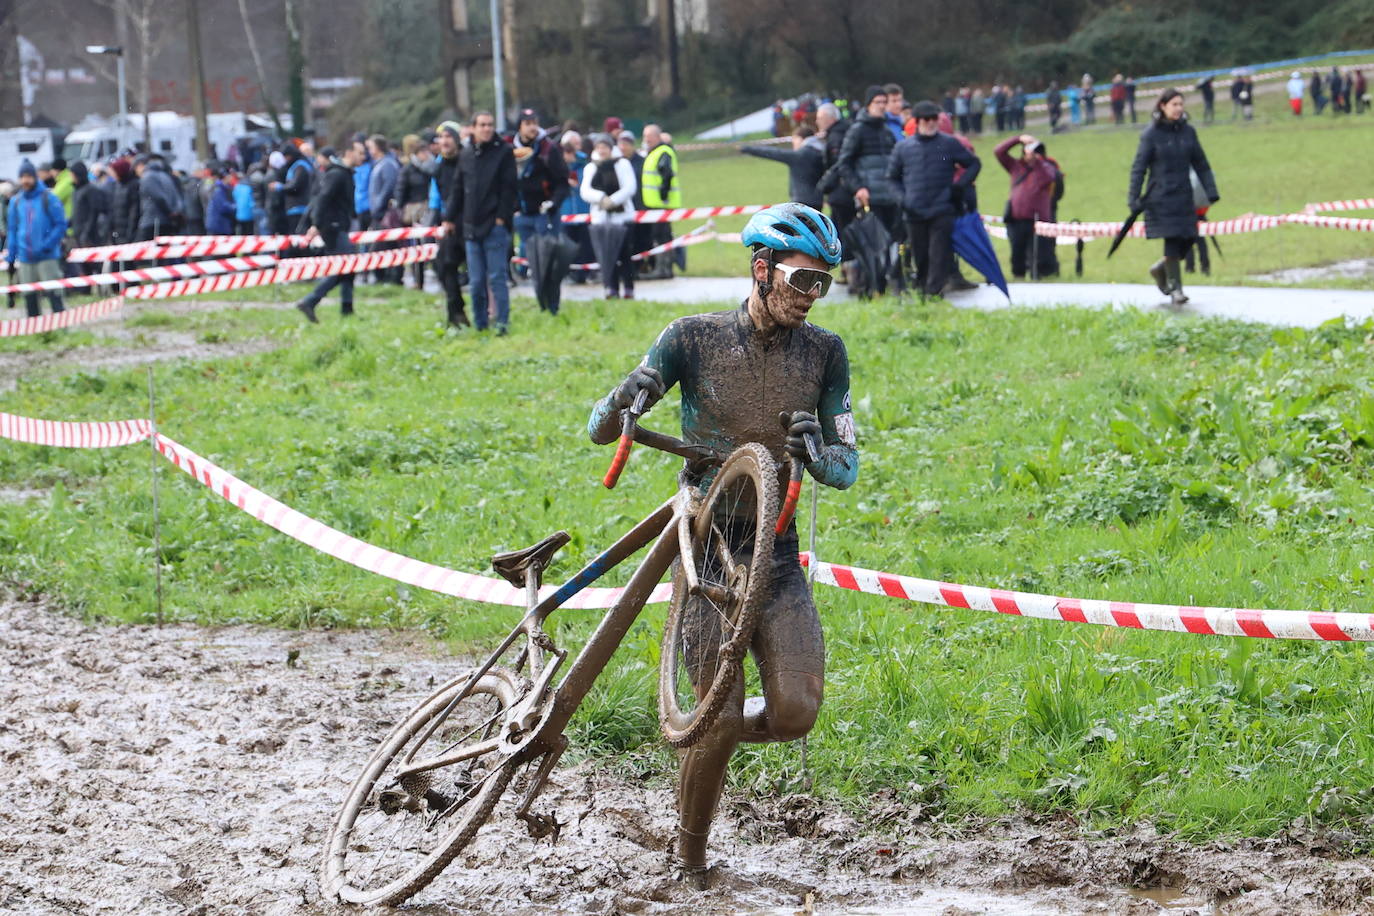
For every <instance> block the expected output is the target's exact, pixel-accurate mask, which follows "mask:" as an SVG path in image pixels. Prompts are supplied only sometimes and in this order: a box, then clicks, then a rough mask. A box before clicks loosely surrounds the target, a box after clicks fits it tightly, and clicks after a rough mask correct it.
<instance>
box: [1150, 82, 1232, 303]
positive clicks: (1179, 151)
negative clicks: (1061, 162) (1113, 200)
mask: <svg viewBox="0 0 1374 916" xmlns="http://www.w3.org/2000/svg"><path fill="white" fill-rule="evenodd" d="M1189 169H1192V170H1194V171H1196V172H1197V176H1198V180H1199V181H1201V182H1202V187H1203V190H1204V191H1206V194H1207V199H1208V200H1209V201H1210V202H1211V203H1213V204H1215V203H1216V202H1217V201H1218V200H1220V199H1221V196H1220V195H1219V194H1218V193H1217V184H1216V181H1215V180H1214V179H1213V177H1212V167H1211V166H1210V165H1208V164H1207V155H1206V154H1205V153H1203V151H1202V143H1201V142H1199V141H1198V138H1197V131H1196V130H1194V129H1193V127H1192V125H1190V124H1189V123H1188V117H1187V115H1185V114H1184V113H1183V93H1181V92H1179V91H1178V90H1177V89H1168V90H1165V92H1164V93H1163V94H1162V95H1160V97H1159V101H1158V102H1156V103H1155V110H1154V123H1152V124H1151V125H1150V126H1149V127H1147V128H1145V131H1144V132H1143V133H1142V134H1141V135H1140V146H1139V147H1138V148H1137V149H1136V154H1135V162H1134V163H1132V165H1131V187H1130V191H1129V192H1128V201H1127V202H1128V204H1129V206H1130V208H1131V212H1132V213H1139V212H1141V211H1144V213H1145V235H1146V237H1147V238H1152V239H1163V240H1164V257H1163V259H1162V260H1160V261H1158V262H1156V263H1155V265H1154V266H1153V267H1151V268H1150V276H1151V277H1152V278H1154V281H1155V285H1157V286H1158V287H1159V291H1160V292H1162V293H1164V295H1166V296H1168V297H1170V299H1171V300H1172V302H1173V304H1174V305H1182V304H1183V303H1185V302H1187V301H1188V297H1187V296H1185V295H1184V294H1183V281H1182V279H1181V275H1180V270H1179V264H1180V262H1181V261H1182V260H1183V258H1184V256H1185V255H1187V254H1188V251H1189V249H1191V248H1192V247H1193V243H1194V242H1196V241H1197V209H1196V206H1195V205H1194V203H1193V186H1192V180H1191V178H1190V177H1189V174H1188V172H1189ZM1147 173H1148V175H1149V180H1148V184H1147V183H1146V174H1147ZM1142 188H1144V189H1145V190H1144V192H1143V194H1142V191H1141V189H1142Z"/></svg>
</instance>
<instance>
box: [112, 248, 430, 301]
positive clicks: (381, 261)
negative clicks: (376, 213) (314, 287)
mask: <svg viewBox="0 0 1374 916" xmlns="http://www.w3.org/2000/svg"><path fill="white" fill-rule="evenodd" d="M438 253H439V246H438V245H436V244H434V243H433V242H430V243H428V244H424V245H414V246H412V247H410V248H392V249H390V250H388V251H371V252H366V253H363V254H334V255H326V256H323V257H316V258H291V259H288V260H285V261H278V262H277V263H276V266H275V267H272V268H270V269H268V270H255V271H245V272H243V273H236V274H223V275H221V276H218V277H198V278H196V279H192V280H177V281H173V282H169V283H154V284H152V285H149V286H135V287H131V288H129V289H127V290H125V291H124V295H125V296H126V297H127V298H130V299H169V298H172V297H174V296H191V295H195V294H197V293H217V292H223V291H225V290H233V289H248V288H250V287H254V286H267V285H270V284H274V283H296V282H299V281H301V280H314V279H317V278H319V277H328V276H333V275H334V274H352V273H364V272H366V271H369V270H377V269H379V268H383V267H399V266H400V265H402V264H414V263H416V262H417V261H432V260H434V258H435V257H437V256H438Z"/></svg>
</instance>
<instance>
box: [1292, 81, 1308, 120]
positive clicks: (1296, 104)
mask: <svg viewBox="0 0 1374 916" xmlns="http://www.w3.org/2000/svg"><path fill="white" fill-rule="evenodd" d="M1306 92H1307V81H1306V80H1304V79H1303V78H1302V74H1301V73H1299V72H1298V71H1296V70H1294V71H1293V75H1292V76H1290V77H1289V78H1288V107H1289V108H1291V109H1292V110H1293V116H1294V117H1298V118H1300V117H1302V97H1303V95H1305V94H1306Z"/></svg>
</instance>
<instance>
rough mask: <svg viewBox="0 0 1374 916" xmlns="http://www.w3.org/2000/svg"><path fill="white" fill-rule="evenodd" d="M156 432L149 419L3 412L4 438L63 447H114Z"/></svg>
mask: <svg viewBox="0 0 1374 916" xmlns="http://www.w3.org/2000/svg"><path fill="white" fill-rule="evenodd" d="M152 434H153V425H152V424H151V423H149V422H148V421H147V420H117V421H115V422H112V423H67V422H64V421H62V420H38V419H35V418H33V417H21V416H18V415H16V414H12V413H0V438H5V439H13V440H15V441H16V442H28V443H31V444H33V445H54V446H58V447H60V448H112V447H114V446H117V445H132V444H133V443H135V442H142V441H143V440H144V439H147V438H148V437H149V436H151V435H152Z"/></svg>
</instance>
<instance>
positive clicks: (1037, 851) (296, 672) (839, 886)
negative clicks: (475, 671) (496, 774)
mask: <svg viewBox="0 0 1374 916" xmlns="http://www.w3.org/2000/svg"><path fill="white" fill-rule="evenodd" d="M460 670H461V664H460V663H459V662H458V661H457V660H455V659H453V658H451V657H447V656H446V655H445V654H444V652H443V650H442V647H440V646H438V645H436V644H435V643H433V642H432V641H430V640H429V639H428V638H427V637H424V636H422V635H419V634H410V633H395V632H387V631H380V630H376V631H361V632H360V631H347V632H333V631H324V632H321V631H282V630H272V629H266V628H259V627H246V626H236V627H221V628H205V627H193V626H184V625H178V626H168V627H165V628H162V629H158V628H156V627H148V626H111V625H99V624H97V625H86V624H83V623H81V622H80V621H78V620H76V619H74V618H72V617H69V616H66V615H64V614H61V613H57V612H55V611H53V610H51V609H49V608H48V607H47V606H46V605H45V604H44V603H43V602H42V601H39V600H34V599H30V598H19V597H13V596H7V597H5V598H4V599H3V600H0V798H3V799H4V800H5V801H4V804H3V805H0V912H6V913H10V912H13V913H25V914H34V913H37V914H66V913H82V914H86V913H90V914H105V913H139V914H201V916H210V914H216V916H217V914H230V913H254V914H259V913H260V914H270V916H276V914H288V913H292V914H294V913H304V914H308V916H324V914H329V916H336V914H341V913H344V912H348V911H347V910H344V909H343V908H341V907H338V906H336V905H333V904H331V903H329V902H327V901H324V900H321V898H320V894H319V890H318V888H317V885H316V874H317V868H318V862H319V856H320V853H321V846H322V844H323V841H324V837H325V833H326V831H327V829H328V826H329V824H330V822H331V820H332V818H333V816H334V814H335V812H336V809H337V805H338V804H339V802H340V800H341V799H342V796H343V793H344V792H345V790H346V788H347V785H348V783H349V781H350V780H351V779H352V778H353V777H354V776H355V775H356V773H357V771H358V769H359V767H360V766H361V764H362V763H363V761H364V760H365V758H366V757H367V755H368V753H369V750H370V748H371V747H372V746H373V745H374V744H375V743H376V742H378V741H379V740H380V739H381V738H382V737H383V735H384V734H385V733H386V732H387V731H388V730H389V729H390V727H391V726H392V725H393V723H394V722H395V721H396V720H397V719H398V718H399V717H401V716H403V715H404V714H405V713H406V712H407V711H408V710H409V709H410V707H411V706H412V705H413V704H414V703H416V702H417V701H418V700H420V699H421V698H423V696H424V695H426V694H427V693H428V692H429V691H430V690H431V689H432V684H433V683H434V682H436V681H438V680H441V679H447V678H449V677H452V676H453V675H454V674H455V673H456V672H458V671H460ZM645 701H646V702H649V698H647V697H646V698H645ZM617 772H618V771H616V770H613V769H611V768H606V767H601V766H596V765H592V764H587V763H584V764H581V765H578V766H573V767H565V768H562V769H560V770H559V771H558V772H556V773H555V776H554V784H553V785H552V786H551V787H550V789H549V790H548V792H547V793H546V795H545V796H544V797H543V800H542V802H541V805H540V807H541V808H542V809H545V810H547V809H552V810H553V811H554V812H555V813H556V815H557V816H558V818H559V819H560V820H562V821H564V822H566V823H567V825H568V826H567V827H566V828H564V830H563V832H562V836H561V838H560V840H559V842H558V843H557V845H550V844H549V843H548V842H547V841H541V842H535V841H533V840H531V839H530V838H529V837H527V836H525V835H523V828H522V827H519V826H518V825H517V824H516V823H515V822H513V821H510V820H503V821H497V822H494V823H493V824H491V825H490V826H489V828H488V829H487V830H486V831H484V833H483V834H481V835H480V836H479V839H478V841H477V843H475V844H474V846H473V847H472V849H470V850H469V851H467V852H465V853H464V854H463V855H462V856H460V858H459V860H458V862H456V863H455V864H454V865H453V866H452V867H451V868H450V869H449V871H448V872H446V873H445V874H444V875H442V876H441V877H440V878H439V879H438V880H437V881H436V882H435V883H434V885H432V886H431V887H430V888H429V889H427V890H426V891H425V892H424V893H422V894H421V895H420V896H419V897H418V898H417V900H416V901H415V904H414V906H411V907H407V908H406V910H407V911H410V912H416V913H424V914H438V913H445V914H447V913H477V914H490V916H498V914H499V916H512V914H535V913H541V914H542V913H550V912H574V913H581V912H585V913H603V914H629V913H645V914H651V913H652V914H679V913H680V914H687V913H789V914H790V913H796V912H804V911H806V907H807V906H808V901H810V905H811V906H813V907H814V912H818V913H848V912H856V911H862V912H869V913H938V914H945V916H964V914H972V913H982V914H994V913H1004V914H1035V913H1045V914H1053V913H1112V914H1139V916H1144V914H1154V913H1160V912H1169V913H1175V914H1181V913H1199V914H1201V913H1225V914H1235V916H1257V914H1266V916H1267V914H1280V913H1282V914H1295V913H1327V912H1331V913H1368V912H1371V911H1374V897H1372V896H1371V891H1374V869H1371V867H1370V865H1369V863H1368V862H1367V861H1365V860H1361V859H1349V858H1343V857H1341V855H1340V854H1339V848H1340V838H1339V837H1321V836H1317V835H1300V834H1293V835H1291V836H1288V837H1285V838H1283V839H1277V840H1246V841H1241V842H1238V843H1236V844H1232V845H1224V844H1213V845H1211V846H1207V847H1195V846H1190V845H1188V844H1185V843H1181V842H1177V841H1174V840H1170V839H1168V838H1165V837H1158V836H1154V835H1152V834H1150V833H1149V832H1148V831H1142V832H1138V833H1134V834H1131V835H1129V836H1119V837H1095V838H1093V837H1083V836H1078V835H1075V834H1074V833H1073V832H1072V830H1071V829H1070V828H1069V827H1067V826H1061V827H1059V828H1053V827H1043V826H1041V827H1036V826H1033V825H1029V824H1027V823H1025V822H1023V821H1007V822H1003V823H996V824H990V825H985V827H984V828H983V829H981V830H980V831H979V832H977V833H976V834H973V835H963V836H950V835H949V834H948V832H942V831H941V830H939V829H938V828H937V827H936V826H935V825H933V824H931V823H930V822H929V821H928V820H925V819H924V817H925V815H923V813H922V812H921V811H920V810H919V809H917V810H913V809H911V808H909V807H907V806H905V805H901V804H898V803H897V802H896V801H895V800H893V799H884V798H878V799H875V800H874V802H873V803H872V805H871V806H870V808H869V810H867V811H865V812H863V813H862V814H861V815H858V816H856V815H854V814H851V813H846V812H845V811H843V810H841V809H839V808H838V807H836V806H834V805H831V804H827V803H825V802H822V801H820V800H817V799H815V798H813V797H810V796H801V795H798V796H789V797H785V798H773V797H761V796H757V795H752V794H747V793H740V792H736V793H734V794H732V795H731V797H730V798H729V799H727V801H726V802H725V803H724V804H723V806H722V807H723V810H722V816H721V818H720V821H719V826H718V828H717V831H716V837H715V840H714V842H713V852H714V854H715V855H716V856H717V857H718V858H720V859H723V860H725V861H727V862H729V863H731V865H730V867H729V868H721V869H718V870H717V871H716V873H715V874H714V875H713V877H712V886H711V887H710V888H709V889H707V890H706V891H704V892H700V891H696V890H693V889H691V888H688V887H686V886H685V885H683V884H682V883H680V882H679V881H678V880H677V879H676V876H675V875H674V872H673V868H672V865H671V861H670V858H669V855H668V844H669V841H670V839H671V837H672V836H673V828H674V816H673V798H672V791H671V786H670V784H669V782H668V780H667V779H666V774H654V775H652V776H650V777H647V778H644V779H635V778H633V777H628V776H623V775H616V774H617ZM1133 888H1135V889H1139V888H1164V889H1165V890H1162V891H1157V892H1155V893H1154V894H1153V895H1147V894H1143V893H1141V892H1140V891H1139V890H1132V889H1133ZM1214 904H1215V905H1216V906H1215V908H1214ZM1165 907H1167V908H1165Z"/></svg>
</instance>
